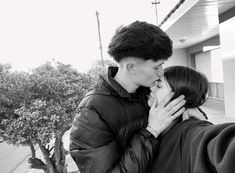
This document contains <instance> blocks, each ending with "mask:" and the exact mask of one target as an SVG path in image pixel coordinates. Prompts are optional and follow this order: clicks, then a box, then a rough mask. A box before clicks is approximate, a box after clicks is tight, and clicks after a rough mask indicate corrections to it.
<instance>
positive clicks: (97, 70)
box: [87, 60, 117, 84]
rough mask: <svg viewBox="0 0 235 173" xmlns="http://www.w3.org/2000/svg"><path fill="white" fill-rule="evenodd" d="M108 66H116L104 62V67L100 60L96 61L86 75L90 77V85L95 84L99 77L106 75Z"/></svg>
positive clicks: (107, 61)
mask: <svg viewBox="0 0 235 173" xmlns="http://www.w3.org/2000/svg"><path fill="white" fill-rule="evenodd" d="M109 66H117V64H116V63H115V62H113V61H110V60H105V61H104V67H103V63H102V61H101V60H98V61H96V62H95V63H94V64H93V65H92V67H91V69H90V70H88V72H87V74H88V75H90V76H91V78H92V83H93V84H94V83H95V82H97V80H98V78H99V76H100V75H103V74H106V73H107V70H108V67H109Z"/></svg>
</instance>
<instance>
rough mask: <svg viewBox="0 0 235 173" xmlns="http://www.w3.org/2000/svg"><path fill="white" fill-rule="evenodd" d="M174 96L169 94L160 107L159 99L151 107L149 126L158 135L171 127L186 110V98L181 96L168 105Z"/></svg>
mask: <svg viewBox="0 0 235 173" xmlns="http://www.w3.org/2000/svg"><path fill="white" fill-rule="evenodd" d="M173 95H174V93H169V94H168V95H167V96H166V97H165V98H164V99H163V100H162V101H161V102H160V103H159V104H158V105H157V99H156V98H155V99H154V102H153V104H152V105H151V108H150V111H149V118H148V123H149V124H148V125H149V126H150V127H151V128H152V129H153V130H154V131H156V132H157V133H158V134H160V133H161V132H162V131H164V130H165V129H166V128H167V127H169V126H170V125H171V123H172V122H173V121H174V119H176V118H177V117H178V116H180V115H181V114H182V113H183V112H184V110H185V108H182V106H183V105H184V104H185V103H186V102H185V100H184V96H180V97H178V98H176V99H174V100H173V101H171V102H170V103H169V104H167V103H168V102H169V101H170V99H171V98H172V97H173Z"/></svg>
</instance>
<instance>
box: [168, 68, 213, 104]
mask: <svg viewBox="0 0 235 173" xmlns="http://www.w3.org/2000/svg"><path fill="white" fill-rule="evenodd" d="M164 76H165V79H166V81H167V82H168V84H169V85H170V87H171V88H172V90H173V91H174V92H175V95H174V97H173V98H172V100H173V99H174V98H177V97H178V96H180V95H184V96H185V100H186V104H185V106H184V107H185V108H195V107H199V106H201V105H202V104H203V103H204V102H205V101H206V98H207V93H208V88H209V87H208V85H209V84H208V80H207V78H206V76H205V75H203V74H202V73H200V72H198V71H196V70H194V69H191V68H189V67H185V66H172V67H168V68H166V69H165V72H164Z"/></svg>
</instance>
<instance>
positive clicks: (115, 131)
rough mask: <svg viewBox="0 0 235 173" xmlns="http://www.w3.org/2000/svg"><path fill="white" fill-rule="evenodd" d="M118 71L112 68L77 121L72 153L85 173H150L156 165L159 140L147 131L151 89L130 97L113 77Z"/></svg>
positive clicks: (85, 101) (81, 108)
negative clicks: (155, 154) (146, 99)
mask: <svg viewBox="0 0 235 173" xmlns="http://www.w3.org/2000/svg"><path fill="white" fill-rule="evenodd" d="M116 72H117V69H116V68H110V69H109V73H108V76H106V77H103V78H101V80H100V81H99V82H98V85H97V86H96V89H94V90H91V91H90V92H89V93H88V94H87V95H86V97H85V98H84V99H83V101H82V102H81V103H80V105H79V108H78V114H77V116H76V117H75V119H74V122H73V125H72V129H71V136H70V137H71V138H70V153H71V156H72V158H73V159H74V161H75V162H76V164H77V166H78V168H79V170H80V171H81V173H86V172H89V173H106V172H112V173H114V172H115V173H119V172H122V173H124V172H128V173H129V172H133V173H140V172H143V173H146V172H148V171H149V167H150V164H151V163H152V160H153V155H154V152H155V151H156V148H157V143H158V141H157V139H155V138H154V137H153V136H152V135H151V134H150V133H149V132H148V131H147V130H146V129H145V127H146V125H147V115H148V108H147V106H146V105H145V104H144V103H145V102H144V99H143V97H144V96H146V94H145V93H146V92H147V91H148V90H147V89H146V88H139V89H138V90H137V92H136V94H135V95H131V94H129V93H128V92H127V91H126V90H124V89H123V88H122V87H121V86H120V85H119V84H118V83H117V82H115V80H114V79H113V78H112V76H114V75H115V73H116ZM140 96H141V97H140ZM142 96H143V97H142Z"/></svg>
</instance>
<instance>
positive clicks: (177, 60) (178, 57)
mask: <svg viewBox="0 0 235 173" xmlns="http://www.w3.org/2000/svg"><path fill="white" fill-rule="evenodd" d="M173 65H183V66H188V60H187V52H186V49H175V50H173V55H172V56H171V57H170V58H169V59H168V60H167V61H166V62H165V64H164V67H168V66H173Z"/></svg>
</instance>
